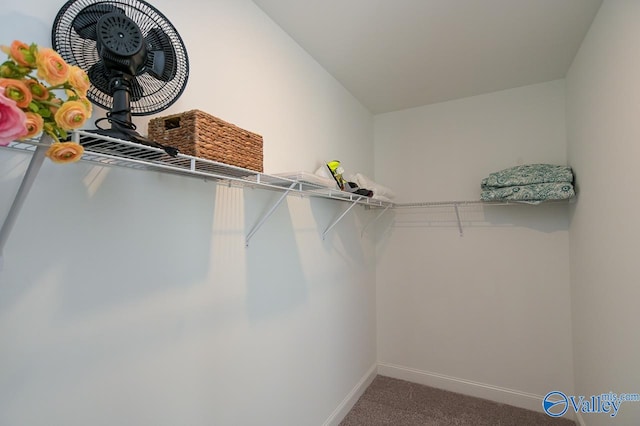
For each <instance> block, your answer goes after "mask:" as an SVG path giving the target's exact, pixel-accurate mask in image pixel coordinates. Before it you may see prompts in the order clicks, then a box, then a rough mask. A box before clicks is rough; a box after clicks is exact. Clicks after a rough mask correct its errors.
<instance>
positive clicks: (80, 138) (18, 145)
mask: <svg viewBox="0 0 640 426" xmlns="http://www.w3.org/2000/svg"><path fill="white" fill-rule="evenodd" d="M72 137H73V140H74V141H76V142H79V143H80V144H82V145H83V146H84V149H85V151H84V154H83V156H82V159H81V160H82V161H84V162H89V163H92V164H96V165H100V166H108V167H126V168H131V169H138V170H149V171H156V172H161V173H168V174H174V175H180V176H189V177H195V178H200V179H204V180H207V181H213V182H215V183H219V184H225V185H229V186H231V185H233V186H239V187H250V188H256V187H257V188H263V189H269V190H275V191H279V192H281V193H282V195H281V196H280V198H279V199H278V200H277V201H276V202H275V203H274V204H273V205H272V206H271V208H270V209H269V210H268V211H267V213H265V214H264V215H263V216H262V217H261V218H260V220H259V221H258V223H257V224H256V225H255V226H254V228H253V229H252V230H251V231H250V232H249V233H248V235H247V239H246V244H247V245H248V244H249V240H250V239H251V238H252V237H253V235H254V234H255V233H256V232H257V231H258V229H259V228H260V227H261V226H262V225H263V224H264V222H265V221H266V220H267V219H268V218H269V217H270V216H271V214H273V212H274V211H275V210H276V209H277V207H278V206H279V205H280V204H281V203H282V202H283V201H284V199H285V198H286V197H287V195H289V194H297V195H300V196H303V197H311V198H314V197H315V198H326V199H332V200H338V201H343V202H347V203H348V204H349V205H348V207H347V208H346V209H345V210H344V211H343V212H342V214H341V215H340V216H339V217H338V218H337V219H335V220H334V221H333V222H332V223H331V224H330V225H329V226H328V227H327V228H326V230H325V231H324V232H323V233H322V237H323V238H324V237H325V236H326V235H327V233H328V232H329V231H330V230H331V229H332V228H333V227H334V226H336V225H337V223H338V222H339V221H340V220H342V218H343V217H344V216H345V215H346V214H347V213H348V212H349V211H350V210H351V209H352V208H353V207H355V206H356V205H364V206H367V207H371V208H377V209H382V211H381V212H379V213H378V215H377V216H376V218H375V219H373V220H372V221H370V222H369V223H367V224H366V226H365V227H364V229H363V231H362V233H363V234H364V230H366V229H367V228H368V227H369V226H370V225H371V224H373V223H374V222H375V221H377V220H378V219H379V218H380V217H381V216H382V215H383V214H384V213H385V212H386V211H387V210H389V209H409V208H423V209H424V208H432V207H446V206H449V207H453V208H454V211H455V214H456V217H457V222H458V228H459V230H460V235H462V223H461V220H460V213H459V208H460V207H464V206H469V205H523V204H525V205H527V204H531V203H527V202H522V201H481V200H469V201H431V202H417V203H392V202H385V201H381V200H377V199H374V198H371V197H365V196H363V195H358V194H354V193H350V192H345V191H341V190H339V189H337V188H328V187H324V186H322V185H318V184H316V183H313V182H306V181H304V180H293V179H288V178H285V177H281V176H275V175H270V174H266V173H262V172H256V171H253V170H248V169H244V168H241V167H236V166H232V165H228V164H224V163H219V162H216V161H211V160H206V159H203V158H198V157H193V156H189V155H184V154H180V153H178V154H177V155H176V156H175V157H173V156H170V155H168V154H167V153H166V152H165V151H164V150H163V149H161V148H156V147H151V146H147V145H142V144H138V143H134V142H129V141H124V140H120V139H115V138H111V137H108V136H103V135H99V134H96V133H93V132H88V131H82V130H81V131H75V132H73V134H72ZM49 145H50V140H49V139H48V137H46V136H45V137H43V138H41V139H30V140H25V141H14V142H11V143H10V144H9V145H8V146H6V147H3V148H5V149H10V150H14V151H22V152H28V153H31V154H32V159H31V163H30V164H29V168H28V169H27V172H26V173H25V176H24V178H23V182H22V184H21V186H20V189H19V191H18V194H17V195H16V198H15V199H14V202H13V204H12V207H11V209H10V211H9V214H8V216H7V218H6V219H5V221H4V222H3V223H2V228H0V257H1V253H2V249H3V247H4V243H5V242H6V239H7V237H8V234H9V232H10V230H11V229H12V227H13V224H14V222H15V220H17V212H18V211H19V210H20V208H21V206H22V203H23V202H24V199H25V198H26V196H27V194H28V192H29V190H30V188H31V185H32V183H33V181H34V180H35V177H36V176H37V174H38V171H39V169H40V166H41V164H42V161H43V159H44V152H46V149H47V148H48V146H49ZM573 200H574V199H569V200H558V201H545V202H544V204H546V203H550V202H565V203H566V202H567V201H569V202H572V201H573Z"/></svg>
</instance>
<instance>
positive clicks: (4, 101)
mask: <svg viewBox="0 0 640 426" xmlns="http://www.w3.org/2000/svg"><path fill="white" fill-rule="evenodd" d="M26 120H27V117H26V115H25V113H24V111H22V110H21V109H20V108H18V106H17V105H16V102H15V101H14V100H12V99H9V98H7V97H6V96H5V95H4V94H2V93H0V145H2V146H5V145H8V144H9V142H11V141H12V140H15V139H18V138H21V137H23V136H24V135H25V134H27V128H26V126H25V122H26Z"/></svg>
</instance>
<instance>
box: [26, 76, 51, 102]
mask: <svg viewBox="0 0 640 426" xmlns="http://www.w3.org/2000/svg"><path fill="white" fill-rule="evenodd" d="M24 84H26V86H27V87H28V88H29V91H30V92H31V96H32V97H33V99H36V100H38V101H46V100H48V99H49V90H48V89H47V88H46V87H44V86H43V85H42V83H40V82H39V81H38V80H35V79H33V78H28V79H26V80H25V81H24Z"/></svg>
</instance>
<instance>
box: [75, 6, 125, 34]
mask: <svg viewBox="0 0 640 426" xmlns="http://www.w3.org/2000/svg"><path fill="white" fill-rule="evenodd" d="M105 13H121V14H123V15H124V14H125V12H124V10H122V9H120V8H119V7H116V6H113V5H110V4H94V5H91V6H87V7H85V8H84V9H82V10H81V11H80V12H78V14H77V15H76V17H75V18H74V20H73V22H72V23H71V25H72V26H73V29H74V30H76V32H77V33H78V35H79V36H80V37H82V38H84V39H89V40H94V41H95V40H97V38H98V36H97V34H96V24H97V23H98V20H99V19H100V18H101V17H102V15H104V14H105Z"/></svg>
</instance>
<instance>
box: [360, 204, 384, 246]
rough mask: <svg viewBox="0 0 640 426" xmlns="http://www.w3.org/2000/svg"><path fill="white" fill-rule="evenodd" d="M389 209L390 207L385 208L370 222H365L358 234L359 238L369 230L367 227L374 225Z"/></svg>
mask: <svg viewBox="0 0 640 426" xmlns="http://www.w3.org/2000/svg"><path fill="white" fill-rule="evenodd" d="M389 207H391V206H387V207H385V208H384V210H382V211H381V212H380V213H378V215H377V216H376V217H375V218H374V219H373V220H370V221H369V222H367V224H366V225H365V226H364V228H362V232H361V233H360V238H362V237H364V233H365V231H366V230H367V229H368V228H369V226H371V225H373V224H374V223H376V222H377V221H378V219H380V218H381V217H382V215H383V214H385V213H386V212H387V210H389Z"/></svg>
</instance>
